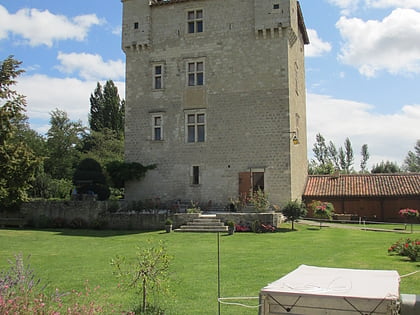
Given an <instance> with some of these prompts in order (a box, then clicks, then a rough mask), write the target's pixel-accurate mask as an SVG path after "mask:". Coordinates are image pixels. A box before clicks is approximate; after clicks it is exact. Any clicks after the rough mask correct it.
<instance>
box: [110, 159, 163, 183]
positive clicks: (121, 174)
mask: <svg viewBox="0 0 420 315" xmlns="http://www.w3.org/2000/svg"><path fill="white" fill-rule="evenodd" d="M155 168H156V165H155V164H152V165H148V166H143V165H142V164H140V163H137V162H131V163H128V162H122V161H112V162H110V163H108V164H107V165H106V170H107V172H108V175H109V176H110V178H111V181H112V187H115V188H124V184H125V182H126V181H128V180H134V179H136V180H139V179H141V178H143V177H144V176H145V175H146V172H147V171H148V170H152V169H155Z"/></svg>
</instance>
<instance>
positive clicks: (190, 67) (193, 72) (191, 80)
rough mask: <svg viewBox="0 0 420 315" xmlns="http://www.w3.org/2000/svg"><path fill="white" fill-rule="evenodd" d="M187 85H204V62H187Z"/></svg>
mask: <svg viewBox="0 0 420 315" xmlns="http://www.w3.org/2000/svg"><path fill="white" fill-rule="evenodd" d="M187 74H188V86H196V85H204V62H203V61H198V62H188V64H187Z"/></svg>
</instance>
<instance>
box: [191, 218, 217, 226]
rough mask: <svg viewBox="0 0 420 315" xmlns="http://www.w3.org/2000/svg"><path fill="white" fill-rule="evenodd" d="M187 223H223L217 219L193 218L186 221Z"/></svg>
mask: <svg viewBox="0 0 420 315" xmlns="http://www.w3.org/2000/svg"><path fill="white" fill-rule="evenodd" d="M188 223H191V224H207V225H212V224H215V225H216V224H222V225H223V223H222V222H220V220H219V219H194V220H193V221H191V222H188Z"/></svg>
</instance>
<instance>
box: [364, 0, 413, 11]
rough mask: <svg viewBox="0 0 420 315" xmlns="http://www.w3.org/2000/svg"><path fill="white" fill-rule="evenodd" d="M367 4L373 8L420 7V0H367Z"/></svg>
mask: <svg viewBox="0 0 420 315" xmlns="http://www.w3.org/2000/svg"><path fill="white" fill-rule="evenodd" d="M366 4H367V6H369V7H372V8H379V9H384V8H406V9H420V1H419V0H366Z"/></svg>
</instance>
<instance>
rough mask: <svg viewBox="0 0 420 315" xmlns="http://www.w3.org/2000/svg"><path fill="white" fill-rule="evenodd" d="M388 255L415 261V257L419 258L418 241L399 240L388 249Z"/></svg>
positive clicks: (419, 244)
mask: <svg viewBox="0 0 420 315" xmlns="http://www.w3.org/2000/svg"><path fill="white" fill-rule="evenodd" d="M388 254H390V255H400V256H406V257H408V258H410V260H411V261H417V257H419V256H420V240H418V239H416V240H412V239H410V238H407V239H405V240H399V241H398V242H396V243H394V244H392V245H391V246H390V247H389V248H388Z"/></svg>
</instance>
